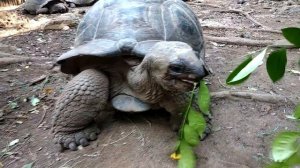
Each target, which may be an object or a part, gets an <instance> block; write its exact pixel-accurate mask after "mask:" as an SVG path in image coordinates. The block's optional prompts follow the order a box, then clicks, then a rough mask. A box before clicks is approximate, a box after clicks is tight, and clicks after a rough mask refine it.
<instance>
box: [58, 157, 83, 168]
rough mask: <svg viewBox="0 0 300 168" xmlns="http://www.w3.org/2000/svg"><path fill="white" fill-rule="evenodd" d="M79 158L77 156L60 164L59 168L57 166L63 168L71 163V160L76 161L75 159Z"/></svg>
mask: <svg viewBox="0 0 300 168" xmlns="http://www.w3.org/2000/svg"><path fill="white" fill-rule="evenodd" d="M80 157H81V156H77V157H76V158H74V159H70V160H68V161H66V162H65V163H64V164H62V165H61V166H59V168H65V167H66V165H67V164H68V163H69V162H71V161H73V160H77V159H79V158H80Z"/></svg>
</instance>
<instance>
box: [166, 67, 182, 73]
mask: <svg viewBox="0 0 300 168" xmlns="http://www.w3.org/2000/svg"><path fill="white" fill-rule="evenodd" d="M169 69H170V70H171V71H173V72H177V73H180V72H183V70H184V67H183V66H182V65H170V67H169Z"/></svg>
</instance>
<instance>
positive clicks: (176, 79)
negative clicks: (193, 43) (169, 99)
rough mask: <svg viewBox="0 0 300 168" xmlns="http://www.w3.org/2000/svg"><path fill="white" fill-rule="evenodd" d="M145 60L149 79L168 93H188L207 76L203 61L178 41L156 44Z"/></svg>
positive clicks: (188, 47) (186, 45) (187, 46)
mask: <svg viewBox="0 0 300 168" xmlns="http://www.w3.org/2000/svg"><path fill="white" fill-rule="evenodd" d="M145 60H147V62H148V63H147V67H148V68H147V69H148V71H149V74H150V75H151V78H152V79H154V80H155V81H156V82H157V83H158V84H159V85H161V87H163V88H164V89H166V90H169V91H182V92H185V91H190V90H192V89H193V87H194V84H195V83H199V81H200V80H201V79H202V78H203V77H205V76H207V75H208V71H207V70H206V68H205V65H204V62H203V60H202V59H201V58H199V57H197V56H196V54H195V52H194V51H193V49H192V48H191V47H190V46H189V45H188V44H186V43H183V42H179V41H162V42H158V43H156V44H155V45H154V46H153V47H152V49H151V50H150V52H149V53H148V54H147V55H146V56H145Z"/></svg>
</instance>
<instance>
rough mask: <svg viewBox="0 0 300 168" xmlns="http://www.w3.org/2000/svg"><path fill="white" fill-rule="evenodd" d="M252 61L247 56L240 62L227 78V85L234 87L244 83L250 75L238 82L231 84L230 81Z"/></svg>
mask: <svg viewBox="0 0 300 168" xmlns="http://www.w3.org/2000/svg"><path fill="white" fill-rule="evenodd" d="M250 61H252V57H251V56H249V57H248V58H247V59H246V60H245V61H244V62H242V63H241V64H240V65H239V66H238V67H237V68H235V69H234V70H233V71H232V72H231V73H230V74H229V76H228V77H227V79H226V83H227V85H236V84H240V83H242V82H244V81H245V80H246V79H248V78H249V76H250V75H248V76H246V77H245V78H242V79H240V80H238V81H235V82H233V81H232V79H233V78H234V77H235V76H236V75H237V74H238V73H239V72H240V71H241V70H242V69H243V68H244V67H245V66H246V65H247V64H248V63H249V62H250Z"/></svg>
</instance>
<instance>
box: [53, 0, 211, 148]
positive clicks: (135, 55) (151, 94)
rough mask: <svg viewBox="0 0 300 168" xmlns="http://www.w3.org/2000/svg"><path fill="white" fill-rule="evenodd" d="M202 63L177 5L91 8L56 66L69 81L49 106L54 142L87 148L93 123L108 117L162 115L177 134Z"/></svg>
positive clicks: (134, 2)
mask: <svg viewBox="0 0 300 168" xmlns="http://www.w3.org/2000/svg"><path fill="white" fill-rule="evenodd" d="M203 58H204V41H203V36H202V30H201V27H200V25H199V23H198V20H197V17H196V16H195V14H194V13H193V12H192V10H191V9H190V8H189V7H188V6H187V5H186V4H185V3H184V2H182V1H181V0H101V1H98V2H97V3H96V4H95V5H94V6H93V7H92V8H91V9H90V10H89V11H88V13H87V14H86V15H85V17H84V18H83V20H82V21H81V23H80V24H79V27H78V30H77V35H76V39H75V47H74V49H72V50H70V51H68V52H66V53H64V54H63V55H62V56H60V57H59V58H58V63H59V64H60V65H61V71H62V72H64V73H68V74H73V75H76V76H75V77H74V78H73V79H72V80H71V81H70V82H69V83H68V84H67V85H66V86H65V88H64V91H63V92H62V94H61V95H60V97H59V98H58V100H57V102H56V107H55V112H54V117H53V132H54V140H55V142H56V143H58V144H60V145H61V147H62V149H71V150H76V149H77V146H79V145H82V146H87V145H88V144H89V141H91V140H95V139H96V138H97V134H98V133H99V129H98V128H97V126H96V124H95V123H96V122H95V121H96V120H97V121H98V122H99V121H100V122H101V121H104V120H106V117H108V116H111V114H113V113H114V111H116V110H119V111H123V112H143V111H147V110H151V109H159V108H162V109H165V110H166V111H168V112H169V113H170V114H171V124H172V127H173V129H175V130H176V129H178V127H179V123H180V122H181V113H182V112H183V111H184V110H185V108H186V105H187V103H188V102H189V96H188V91H191V90H192V89H193V87H194V83H197V82H199V80H201V79H202V78H203V77H205V76H206V75H207V74H208V72H207V70H206V68H205V63H204V61H203ZM194 104H196V103H194ZM195 108H196V110H199V109H197V106H195ZM100 124H101V123H100Z"/></svg>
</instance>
